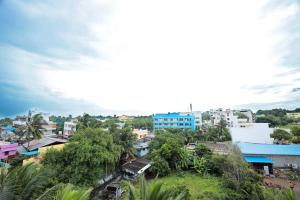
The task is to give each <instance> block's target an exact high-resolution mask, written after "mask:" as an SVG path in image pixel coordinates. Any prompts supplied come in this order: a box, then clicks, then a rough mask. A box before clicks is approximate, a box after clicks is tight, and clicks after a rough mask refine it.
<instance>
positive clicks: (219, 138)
mask: <svg viewBox="0 0 300 200" xmlns="http://www.w3.org/2000/svg"><path fill="white" fill-rule="evenodd" d="M202 140H204V141H213V142H225V141H231V135H230V132H229V130H228V128H227V124H226V121H225V120H223V119H222V120H221V121H220V122H219V124H217V125H216V126H215V127H209V128H208V130H207V132H206V133H205V134H203V137H202Z"/></svg>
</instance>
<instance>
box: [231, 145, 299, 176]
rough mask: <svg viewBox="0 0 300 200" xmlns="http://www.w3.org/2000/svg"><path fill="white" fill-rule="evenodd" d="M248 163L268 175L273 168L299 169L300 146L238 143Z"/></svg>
mask: <svg viewBox="0 0 300 200" xmlns="http://www.w3.org/2000/svg"><path fill="white" fill-rule="evenodd" d="M237 145H238V147H239V149H240V150H241V153H242V155H243V156H244V159H245V161H246V162H248V163H251V164H252V165H253V166H254V167H256V168H258V169H259V170H263V171H265V172H266V173H267V174H268V173H272V171H273V168H299V166H300V145H278V144H256V143H237Z"/></svg>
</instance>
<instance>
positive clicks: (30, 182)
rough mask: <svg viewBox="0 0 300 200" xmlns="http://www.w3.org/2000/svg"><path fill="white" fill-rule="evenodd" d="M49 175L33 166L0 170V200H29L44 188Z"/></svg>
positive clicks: (46, 171)
mask: <svg viewBox="0 0 300 200" xmlns="http://www.w3.org/2000/svg"><path fill="white" fill-rule="evenodd" d="M50 175H51V173H50V171H48V170H40V169H38V168H37V167H36V165H34V164H29V165H26V166H22V167H17V168H14V169H13V170H11V171H8V170H7V169H1V170H0V199H1V200H29V199H32V197H35V196H37V195H38V194H39V193H41V191H43V190H44V189H45V188H46V185H47V184H48V178H49V177H50Z"/></svg>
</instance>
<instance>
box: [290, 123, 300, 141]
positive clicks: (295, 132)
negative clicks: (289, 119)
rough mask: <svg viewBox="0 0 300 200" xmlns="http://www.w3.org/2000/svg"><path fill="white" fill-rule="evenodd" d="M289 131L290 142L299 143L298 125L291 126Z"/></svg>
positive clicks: (299, 129) (299, 131)
mask: <svg viewBox="0 0 300 200" xmlns="http://www.w3.org/2000/svg"><path fill="white" fill-rule="evenodd" d="M291 132H292V134H293V139H292V142H293V143H295V144H300V127H299V126H294V127H292V129H291Z"/></svg>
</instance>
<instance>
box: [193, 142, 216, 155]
mask: <svg viewBox="0 0 300 200" xmlns="http://www.w3.org/2000/svg"><path fill="white" fill-rule="evenodd" d="M195 153H196V155H197V156H198V157H200V158H202V157H205V158H210V157H211V156H212V154H213V152H212V151H211V149H210V148H208V147H207V146H206V145H205V144H198V145H197V146H196V147H195Z"/></svg>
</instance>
